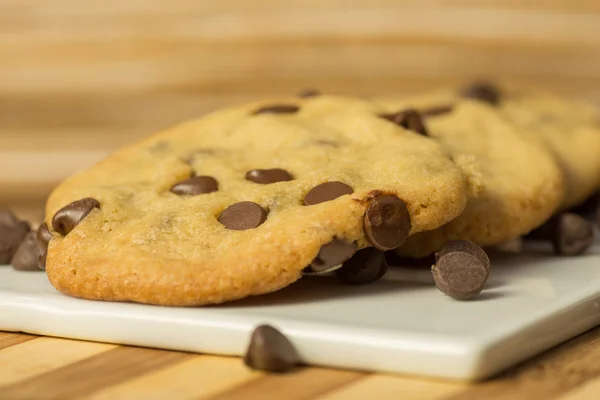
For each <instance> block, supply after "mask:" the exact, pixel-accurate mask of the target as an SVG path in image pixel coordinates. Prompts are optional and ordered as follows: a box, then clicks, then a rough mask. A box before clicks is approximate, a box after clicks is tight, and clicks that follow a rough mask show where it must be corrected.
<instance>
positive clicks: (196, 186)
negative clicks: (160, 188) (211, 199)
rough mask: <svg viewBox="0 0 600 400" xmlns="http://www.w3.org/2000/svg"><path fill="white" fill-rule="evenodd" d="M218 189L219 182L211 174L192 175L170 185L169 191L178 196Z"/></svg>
mask: <svg viewBox="0 0 600 400" xmlns="http://www.w3.org/2000/svg"><path fill="white" fill-rule="evenodd" d="M217 190H219V182H217V180H216V179H215V178H213V177H212V176H193V177H191V178H188V179H186V180H183V181H181V182H179V183H176V184H174V185H173V186H172V187H171V192H172V193H175V194H178V195H180V196H197V195H199V194H204V193H212V192H216V191H217Z"/></svg>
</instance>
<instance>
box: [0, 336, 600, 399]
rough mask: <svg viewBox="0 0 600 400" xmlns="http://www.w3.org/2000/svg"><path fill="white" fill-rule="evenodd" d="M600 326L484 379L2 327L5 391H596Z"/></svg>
mask: <svg viewBox="0 0 600 400" xmlns="http://www.w3.org/2000/svg"><path fill="white" fill-rule="evenodd" d="M598 342H600V328H597V329H595V330H592V331H590V332H588V333H585V334H583V335H581V336H579V337H577V338H575V339H573V340H571V341H569V342H567V343H565V344H563V345H562V346H559V347H557V348H555V349H553V350H551V351H548V352H546V353H544V354H542V355H540V356H538V357H536V358H534V359H532V360H530V361H528V362H526V363H524V364H522V365H520V366H518V367H516V368H513V369H512V370H510V371H507V372H505V373H504V374H502V375H501V376H499V377H497V378H495V379H493V380H489V381H486V382H482V383H478V384H465V383H461V382H449V381H439V380H432V379H424V378H416V377H407V376H399V375H382V374H369V373H364V372H357V371H342V370H332V369H325V368H312V367H305V368H301V369H298V370H297V371H295V372H293V373H289V374H283V375H274V374H265V373H262V372H257V371H252V370H250V369H248V368H246V367H245V366H244V365H243V363H242V360H241V359H239V358H234V357H216V356H210V355H198V354H190V353H181V352H172V351H164V350H155V349H146V348H139V347H129V346H117V345H111V344H101V343H91V342H82V341H75V340H68V339H60V338H51V337H38V336H33V335H27V334H21V333H8V332H0V399H7V400H9V399H61V400H62V399H94V400H104V399H106V400H109V399H110V400H113V399H128V400H129V399H140V400H142V399H143V400H150V399H167V398H168V399H211V400H216V399H219V400H229V399H232V400H233V399H244V400H254V399H257V400H258V399H284V398H285V399H290V400H303V399H319V400H342V399H343V400H346V399H357V400H358V399H367V398H372V399H378V400H386V399H390V400H392V399H393V400H397V399H403V400H411V399H418V400H442V399H443V400H470V399H485V400H500V399H511V400H521V399H523V400H538V399H539V400H553V399H560V400H575V399H577V400H596V399H598V398H600V362H599V361H600V346H599V345H598Z"/></svg>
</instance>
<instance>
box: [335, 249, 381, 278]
mask: <svg viewBox="0 0 600 400" xmlns="http://www.w3.org/2000/svg"><path fill="white" fill-rule="evenodd" d="M387 267H388V265H387V262H386V259H385V253H384V252H383V251H380V250H377V249H375V248H373V247H367V248H366V249H362V250H359V251H358V252H356V254H354V255H353V256H352V257H351V258H350V259H349V260H348V261H346V262H345V263H344V265H342V267H341V268H340V269H338V270H337V271H335V273H336V275H337V277H338V279H339V280H340V281H342V282H343V283H345V284H348V285H362V284H365V283H371V282H375V281H377V280H379V279H381V278H382V277H383V276H384V275H385V273H386V271H387Z"/></svg>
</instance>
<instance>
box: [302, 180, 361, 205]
mask: <svg viewBox="0 0 600 400" xmlns="http://www.w3.org/2000/svg"><path fill="white" fill-rule="evenodd" d="M352 193H354V189H352V188H351V187H350V186H348V185H346V184H345V183H342V182H338V181H332V182H325V183H321V184H320V185H317V186H315V187H314V188H312V189H311V190H310V191H309V192H308V193H307V194H306V196H304V204H306V205H307V206H312V205H315V204H319V203H323V202H326V201H331V200H334V199H337V198H338V197H340V196H343V195H345V194H352Z"/></svg>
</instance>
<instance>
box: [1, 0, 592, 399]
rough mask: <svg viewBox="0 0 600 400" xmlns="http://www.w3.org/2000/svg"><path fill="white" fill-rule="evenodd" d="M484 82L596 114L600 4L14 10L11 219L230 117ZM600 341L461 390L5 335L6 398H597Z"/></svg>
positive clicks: (8, 9) (14, 4)
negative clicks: (556, 97) (124, 161)
mask: <svg viewBox="0 0 600 400" xmlns="http://www.w3.org/2000/svg"><path fill="white" fill-rule="evenodd" d="M479 76H484V77H493V78H500V79H503V80H505V81H507V82H510V83H520V84H531V85H538V86H540V85H541V86H544V87H547V88H549V89H553V90H555V91H558V92H561V93H578V94H580V95H582V96H584V97H587V98H589V99H591V100H593V101H598V102H599V103H600V2H598V1H597V0H579V1H577V0H571V1H563V0H530V1H527V2H525V1H522V0H486V1H477V2H471V1H468V0H449V1H441V0H420V1H418V2H417V1H412V2H411V1H399V0H355V1H352V2H344V3H343V4H342V2H339V1H336V0H303V1H298V2H284V1H281V0H253V1H248V0H219V1H197V0H170V1H168V2H164V1H160V0H140V1H122V0H88V1H85V2H81V1H79V0H62V1H60V2H52V1H46V0H3V1H1V2H0V206H9V207H12V208H14V209H16V210H17V211H18V213H19V214H20V215H21V216H24V217H28V218H30V219H32V220H34V221H39V219H40V218H41V215H42V211H41V210H42V204H43V201H44V198H45V197H46V196H47V195H48V193H49V191H50V190H51V188H52V187H53V186H54V185H55V184H56V183H57V182H59V181H60V180H61V179H63V178H64V177H65V176H67V175H69V174H71V173H73V172H75V171H77V170H79V169H81V168H84V167H86V166H88V165H90V164H92V163H94V162H96V161H97V160H99V159H100V158H102V157H104V156H105V155H106V154H108V153H110V152H111V151H112V150H114V149H115V148H116V147H118V146H120V145H122V144H124V143H127V142H130V141H133V140H135V139H137V138H140V137H142V136H144V135H146V134H148V133H151V132H153V131H155V130H158V129H161V128H163V127H166V126H169V125H171V124H173V123H176V122H178V121H180V120H182V119H186V118H190V117H194V116H198V115H200V114H202V113H204V112H206V111H208V110H211V109H215V108H217V107H220V106H223V105H227V104H232V103H239V102H242V101H246V100H249V99H256V98H269V97H273V96H284V95H285V96H287V95H289V94H293V93H296V92H298V91H299V90H302V89H305V88H319V89H321V90H323V91H326V92H333V93H342V94H389V93H398V92H410V91H415V90H420V89H426V88H430V87H434V86H437V85H440V84H448V83H456V82H460V81H464V80H466V79H471V78H473V77H479ZM1 317H2V316H0V318H1ZM598 341H600V329H596V330H594V331H592V332H589V333H587V334H585V335H582V336H580V337H578V338H576V339H574V340H572V341H570V342H569V343H567V344H565V345H563V346H559V347H558V348H556V349H554V350H552V351H550V352H548V353H546V354H544V355H542V356H540V357H537V358H536V359H534V360H531V361H529V362H527V363H526V364H524V365H523V366H521V367H518V368H515V369H513V370H511V371H509V372H508V373H506V374H504V375H502V376H500V377H498V378H496V379H494V380H491V381H489V382H486V383H482V384H478V385H464V384H457V383H447V382H440V381H433V380H422V379H416V378H409V377H400V376H386V375H378V374H365V373H360V372H351V371H335V370H328V369H317V368H306V369H302V370H300V371H298V372H297V373H294V374H289V375H282V376H274V375H264V374H261V373H256V372H252V371H249V370H247V369H246V368H245V367H244V366H243V364H242V363H241V361H240V360H239V359H232V358H219V357H212V356H206V355H192V354H185V353H177V352H169V351H160V350H149V349H141V348H134V347H120V346H115V345H107V344H99V343H87V342H80V341H71V340H65V339H56V338H44V337H35V336H30V335H24V334H13V333H0V399H38V398H39V399H46V398H48V399H71V398H106V399H135V398H140V399H152V398H157V399H158V398H178V399H179V398H180V399H184V398H211V399H215V398H216V399H238V398H240V399H263V398H277V399H279V398H282V399H283V398H290V399H311V398H318V399H353V398H355V399H367V398H373V399H379V400H383V399H388V398H389V399H413V398H416V399H492V400H493V399H527V400H531V399H540V400H541V399H543V400H547V399H554V398H560V399H582V400H585V399H597V398H600V379H598V376H599V375H600V344H598V343H597V342H598Z"/></svg>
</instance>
